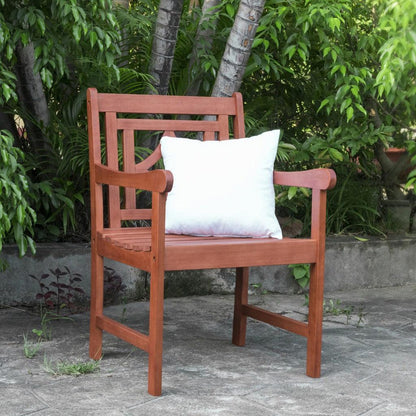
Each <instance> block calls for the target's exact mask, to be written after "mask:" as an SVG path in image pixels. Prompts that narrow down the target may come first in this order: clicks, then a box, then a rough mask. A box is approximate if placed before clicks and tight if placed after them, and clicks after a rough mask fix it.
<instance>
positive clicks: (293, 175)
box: [273, 168, 337, 190]
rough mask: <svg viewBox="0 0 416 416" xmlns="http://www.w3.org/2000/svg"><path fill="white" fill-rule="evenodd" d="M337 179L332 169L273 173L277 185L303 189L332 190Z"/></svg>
mask: <svg viewBox="0 0 416 416" xmlns="http://www.w3.org/2000/svg"><path fill="white" fill-rule="evenodd" d="M336 182H337V177H336V174H335V172H334V171H333V170H332V169H323V168H321V169H310V170H305V171H299V172H278V171H274V172H273V183H274V184H275V185H286V186H298V187H303V188H312V189H321V190H327V189H332V188H333V187H334V186H335V184H336Z"/></svg>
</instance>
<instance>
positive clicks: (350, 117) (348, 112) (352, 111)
mask: <svg viewBox="0 0 416 416" xmlns="http://www.w3.org/2000/svg"><path fill="white" fill-rule="evenodd" d="M353 115H354V109H353V108H352V107H348V108H347V121H350V120H351V119H352V117H353Z"/></svg>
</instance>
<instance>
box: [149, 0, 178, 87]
mask: <svg viewBox="0 0 416 416" xmlns="http://www.w3.org/2000/svg"><path fill="white" fill-rule="evenodd" d="M182 7H183V0H160V5H159V12H158V15H157V20H156V28H155V33H154V36H153V46H152V55H151V59H150V67H149V74H150V75H151V76H152V78H153V81H152V84H153V86H154V88H155V90H156V91H157V93H158V94H160V95H166V94H167V93H168V89H169V79H170V74H171V70H172V62H173V57H174V53H175V46H176V40H177V37H178V30H179V22H180V19H181V14H182Z"/></svg>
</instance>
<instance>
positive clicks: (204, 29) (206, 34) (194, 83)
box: [186, 0, 220, 95]
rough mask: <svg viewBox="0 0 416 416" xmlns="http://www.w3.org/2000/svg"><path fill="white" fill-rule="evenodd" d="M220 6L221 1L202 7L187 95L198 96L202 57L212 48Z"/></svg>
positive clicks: (206, 3) (211, 1)
mask: <svg viewBox="0 0 416 416" xmlns="http://www.w3.org/2000/svg"><path fill="white" fill-rule="evenodd" d="M219 4H220V0H205V1H204V4H203V5H202V14H201V20H200V21H199V24H198V30H197V32H196V36H195V40H194V46H193V49H192V54H191V58H190V60H189V67H188V68H189V69H188V72H189V85H188V88H187V90H186V95H198V92H199V89H200V86H201V82H202V75H203V72H202V70H201V68H200V61H201V60H200V56H201V55H202V54H203V53H204V52H205V53H206V52H209V51H210V50H211V48H212V43H213V37H214V34H215V26H216V24H217V20H218V17H216V18H213V15H214V14H215V12H216V8H217V6H218V5H219ZM208 21H210V25H208V26H206V23H207V22H208Z"/></svg>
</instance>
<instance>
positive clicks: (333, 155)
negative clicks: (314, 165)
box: [329, 147, 344, 162]
mask: <svg viewBox="0 0 416 416" xmlns="http://www.w3.org/2000/svg"><path fill="white" fill-rule="evenodd" d="M329 154H330V156H331V158H332V159H334V160H337V161H339V162H342V161H343V160H344V157H343V155H342V153H341V152H340V151H339V150H337V149H334V148H332V147H330V148H329Z"/></svg>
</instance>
